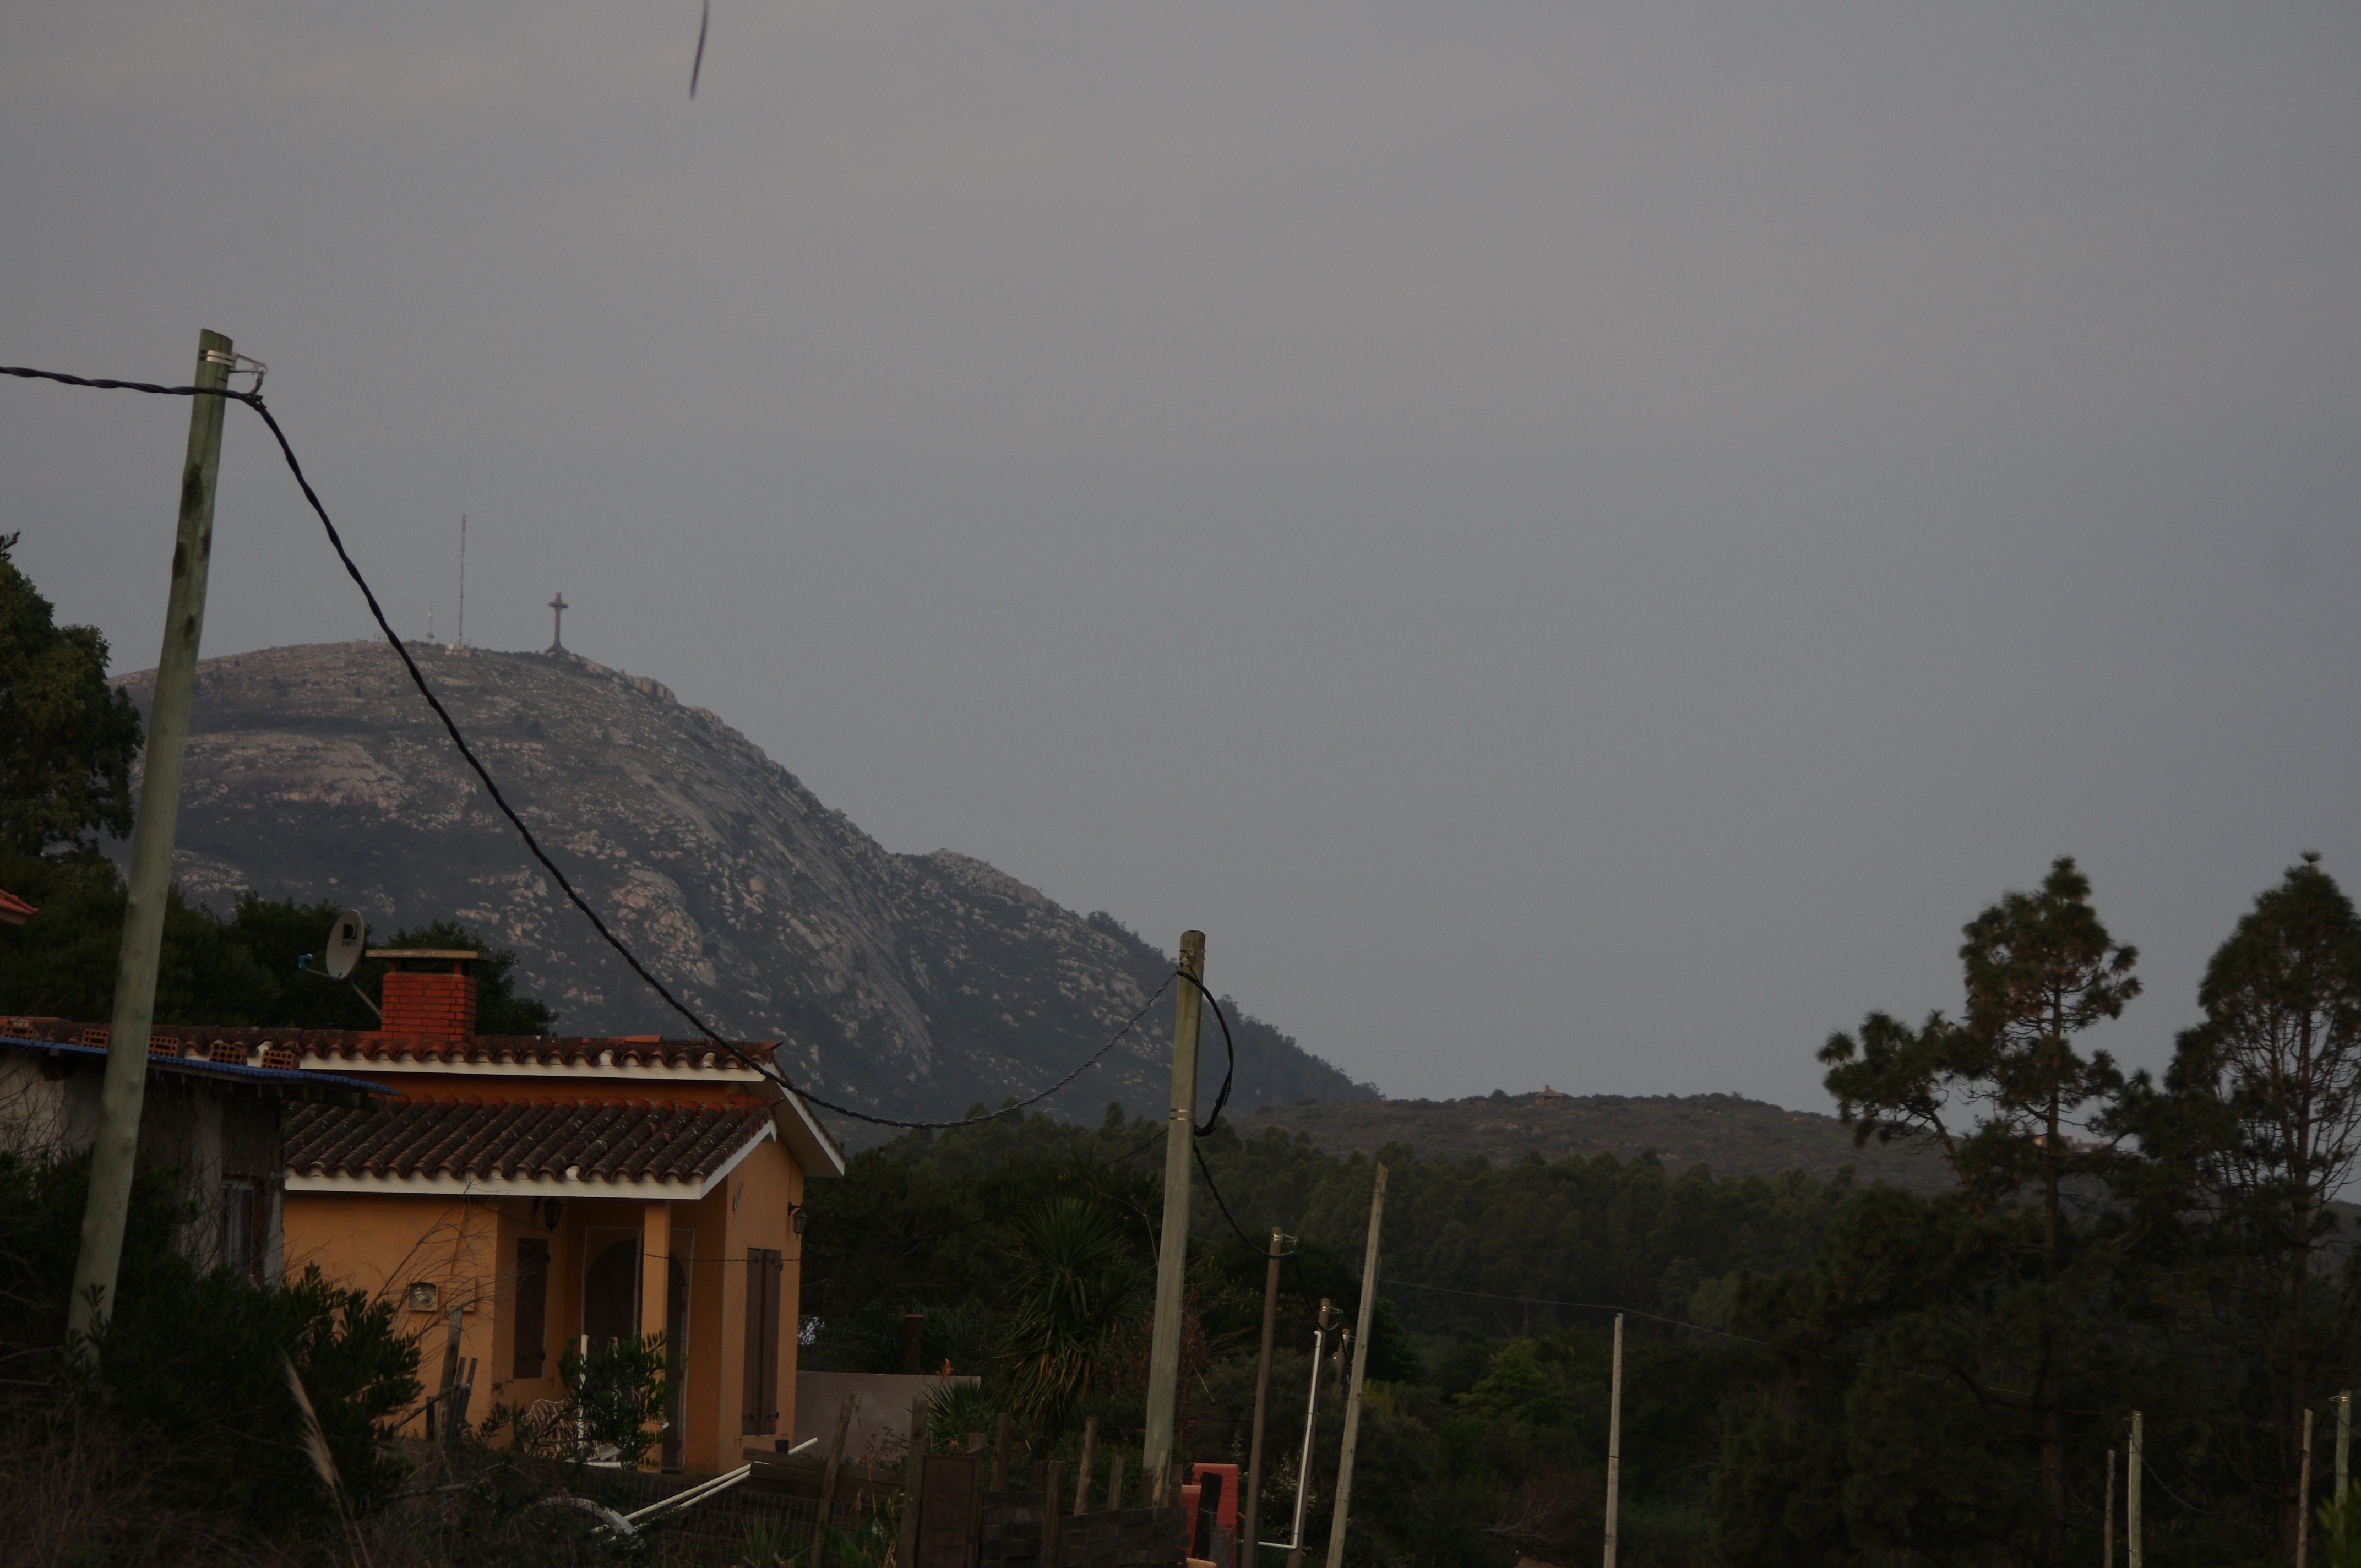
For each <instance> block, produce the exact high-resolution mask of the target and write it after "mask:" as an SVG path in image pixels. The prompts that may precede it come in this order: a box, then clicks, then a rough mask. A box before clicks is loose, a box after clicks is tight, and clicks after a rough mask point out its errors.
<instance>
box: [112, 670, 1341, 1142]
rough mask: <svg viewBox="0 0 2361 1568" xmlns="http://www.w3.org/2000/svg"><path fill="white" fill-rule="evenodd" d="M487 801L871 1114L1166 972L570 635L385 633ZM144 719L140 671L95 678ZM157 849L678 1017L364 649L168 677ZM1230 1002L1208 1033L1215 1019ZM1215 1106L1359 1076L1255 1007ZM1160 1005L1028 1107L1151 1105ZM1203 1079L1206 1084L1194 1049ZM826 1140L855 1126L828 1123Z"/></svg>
mask: <svg viewBox="0 0 2361 1568" xmlns="http://www.w3.org/2000/svg"><path fill="white" fill-rule="evenodd" d="M412 652H413V653H414V654H415V655H416V656H417V657H418V659H419V660H420V663H421V664H422V665H423V667H424V668H425V670H426V672H427V678H428V680H429V681H430V682H431V683H432V684H433V685H434V689H435V692H436V694H437V695H438V696H440V697H441V698H442V700H443V701H444V703H445V706H447V707H449V708H450V709H451V711H452V713H453V715H454V717H455V718H457V719H458V721H459V725H460V728H461V729H462V730H463V731H464V732H465V733H466V734H467V738H468V740H469V743H470V744H471V745H472V746H474V748H475V749H476V751H477V754H478V756H479V757H481V758H482V759H483V762H484V764H485V766H486V767H487V768H489V770H490V771H491V773H492V776H493V777H494V778H495V779H497V780H498V781H499V782H500V788H501V790H502V792H503V793H504V794H506V795H507V796H508V798H509V801H510V803H511V805H513V806H515V807H516V808H517V810H518V812H519V813H520V814H521V815H522V817H524V819H525V820H526V821H527V822H528V823H530V824H531V825H532V827H533V832H534V834H535V835H536V836H537V837H539V838H540V839H541V840H542V843H543V845H544V848H545V849H547V850H549V852H550V853H551V854H552V856H554V857H555V859H556V861H557V862H558V864H559V865H561V866H562V867H564V868H565V869H566V874H567V876H568V877H570V878H571V879H573V881H574V883H575V884H576V886H577V887H578V888H580V889H581V890H582V892H583V894H585V896H587V897H588V899H589V900H590V901H591V904H592V905H593V906H594V907H596V908H597V909H598V911H599V912H600V914H601V916H603V917H604V918H605V919H606V920H607V922H608V924H609V926H610V927H612V928H613V929H614V930H615V931H616V933H617V934H618V935H619V936H620V937H621V938H623V939H624V940H625V941H627V942H628V943H630V944H631V947H632V948H633V950H634V951H636V952H637V953H638V954H639V955H640V957H641V959H642V961H643V962H645V963H646V964H647V965H648V967H649V968H650V969H651V970H653V971H654V972H655V973H656V975H657V976H659V977H660V978H661V979H662V980H663V981H664V983H665V984H666V985H668V986H670V987H672V988H673V989H674V991H675V993H676V994H677V995H679V996H680V997H681V999H682V1000H683V1001H684V1002H686V1003H688V1004H689V1005H690V1006H692V1007H695V1008H696V1009H697V1011H698V1012H699V1013H700V1014H703V1015H704V1016H705V1017H706V1018H707V1019H708V1021H709V1022H710V1023H712V1024H713V1025H714V1026H715V1027H717V1028H719V1030H721V1031H722V1032H723V1033H724V1034H728V1035H733V1036H740V1037H744V1038H750V1039H779V1040H783V1041H785V1042H786V1044H787V1047H788V1050H787V1052H786V1053H785V1059H786V1060H787V1061H788V1062H789V1063H791V1064H792V1065H791V1070H792V1071H794V1072H795V1073H796V1075H797V1077H798V1080H799V1081H805V1082H807V1083H808V1084H809V1085H810V1086H811V1087H812V1088H813V1089H814V1090H815V1091H817V1092H818V1093H820V1094H822V1095H824V1096H826V1097H828V1098H830V1099H836V1100H841V1101H843V1102H846V1103H848V1104H851V1105H856V1106H859V1107H861V1108H862V1109H864V1110H873V1111H877V1112H879V1113H884V1114H901V1115H913V1114H918V1115H928V1114H931V1115H956V1114H958V1113H960V1112H961V1110H963V1109H964V1108H965V1107H966V1106H967V1105H968V1104H970V1103H971V1102H975V1101H979V1100H980V1101H983V1102H986V1103H988V1104H994V1105H996V1104H998V1103H999V1102H1001V1100H1002V1099H1003V1098H1004V1097H1005V1096H1007V1095H1010V1094H1016V1095H1019V1096H1023V1095H1028V1094H1031V1093H1033V1092H1035V1091H1038V1090H1039V1089H1040V1088H1042V1087H1045V1086H1046V1085H1047V1084H1048V1083H1049V1082H1050V1081H1052V1080H1055V1079H1056V1078H1057V1077H1058V1076H1059V1075H1060V1074H1061V1073H1062V1072H1064V1071H1065V1070H1066V1069H1068V1068H1070V1067H1071V1066H1072V1065H1073V1064H1074V1063H1075V1062H1077V1061H1079V1060H1080V1059H1081V1058H1083V1057H1084V1056H1087V1055H1088V1054H1089V1053H1090V1052H1091V1051H1092V1050H1094V1049H1096V1048H1097V1047H1099V1046H1100V1045H1102V1044H1103V1043H1104V1042H1105V1040H1106V1039H1107V1037H1108V1036H1110V1035H1112V1034H1113V1033H1114V1032H1115V1030H1116V1029H1117V1028H1118V1027H1120V1026H1121V1025H1122V1023H1123V1021H1124V1020H1125V1019H1126V1017H1128V1016H1130V1015H1131V1014H1133V1013H1134V1012H1136V1011H1137V1010H1138V1008H1139V1007H1140V1006H1141V1004H1142V1003H1144V1002H1145V1001H1146V1000H1147V999H1148V993H1149V992H1151V991H1153V990H1154V989H1155V987H1156V986H1157V984H1158V983H1159V981H1160V980H1161V978H1162V976H1163V975H1164V973H1165V972H1166V971H1167V970H1169V968H1170V959H1168V958H1166V957H1165V956H1164V955H1163V954H1162V953H1160V952H1159V951H1157V950H1156V949H1155V948H1151V947H1149V946H1148V944H1146V943H1144V942H1142V941H1141V940H1140V939H1139V938H1137V937H1136V936H1134V935H1132V934H1131V933H1130V932H1128V931H1126V930H1125V929H1124V928H1123V927H1120V926H1118V925H1116V924H1115V922H1114V921H1113V920H1111V919H1109V918H1107V917H1106V916H1091V917H1090V918H1088V919H1085V918H1084V917H1082V916H1078V915H1076V914H1075V913H1074V912H1072V911H1071V910H1068V909H1064V908H1061V907H1060V906H1059V905H1055V904H1053V903H1051V902H1050V901H1049V899H1047V898H1045V897H1044V896H1042V894H1040V893H1039V892H1038V891H1037V890H1035V889H1033V888H1031V887H1027V885H1026V884H1024V883H1020V882H1018V881H1017V880H1016V879H1015V878H1014V877H1011V876H1008V875H1006V874H1005V873H1004V872H999V871H996V870H994V868H993V867H991V866H988V865H986V864H984V863H983V861H975V860H971V859H969V858H967V857H966V856H963V855H956V854H952V853H951V852H950V851H949V850H938V851H936V852H935V853H933V854H930V855H894V854H889V853H887V852H886V851H885V850H884V849H883V848H882V847H881V846H880V845H879V844H878V843H877V842H876V841H875V840H874V839H871V838H870V837H869V836H868V835H867V834H865V833H863V832H862V831H861V829H860V828H857V827H855V826H854V825H853V823H852V821H851V818H849V817H846V816H845V815H844V814H843V813H842V812H840V811H832V810H830V809H829V808H828V807H827V806H822V805H821V804H820V803H819V801H818V799H816V798H815V797H814V796H813V795H812V794H811V792H810V791H809V790H807V789H806V788H804V786H803V785H802V784H799V783H798V782H796V778H795V776H794V775H793V774H791V773H788V772H787V771H786V770H785V769H784V768H782V767H780V766H779V765H778V764H777V763H776V762H772V761H771V760H770V759H769V758H768V757H766V756H764V755H763V753H762V751H759V750H758V749H756V748H755V746H754V745H753V744H752V742H751V741H749V740H747V739H746V738H745V737H744V736H742V735H741V734H739V733H738V732H737V731H736V730H734V729H730V727H729V726H728V725H727V724H724V723H723V722H722V721H721V720H720V719H719V718H717V717H716V716H714V715H713V714H711V713H708V712H707V711H706V710H705V709H703V708H697V707H683V706H681V704H680V703H679V702H678V701H676V700H675V698H674V696H673V694H672V693H671V692H670V691H669V690H667V689H666V688H665V687H664V686H663V685H659V684H658V683H657V682H655V681H653V680H651V679H649V678H648V677H646V676H644V675H628V674H622V673H620V672H618V671H614V670H609V669H607V668H605V667H604V666H602V665H598V664H595V663H590V662H589V661H588V660H585V659H581V658H577V657H575V656H573V655H571V654H558V655H550V654H542V653H499V652H485V651H482V650H474V651H470V652H468V653H467V654H465V655H459V654H455V653H452V652H448V651H445V650H442V649H437V648H431V647H425V646H418V647H414V648H413V649H412ZM123 684H124V685H126V687H127V688H128V689H130V690H131V692H132V693H133V696H134V698H135V700H137V702H138V703H139V704H140V706H141V707H142V709H143V710H144V709H145V707H146V706H147V703H148V698H149V696H150V695H151V692H152V673H143V674H136V675H131V676H127V677H126V678H125V680H124V683H123ZM174 867H175V870H176V872H177V873H178V875H179V877H180V879H181V885H182V886H183V888H184V889H186V891H187V892H188V893H189V894H190V895H191V896H192V897H195V898H202V899H208V900H211V901H212V902H214V904H215V905H217V906H218V905H225V904H226V903H227V902H228V900H230V899H231V898H233V897H235V896H236V894H237V893H239V892H240V891H242V890H244V889H247V888H253V889H256V890H258V891H259V892H261V893H263V894H266V895H269V896H271V897H281V896H291V897H296V898H302V899H306V900H310V899H333V900H335V901H337V902H339V903H343V904H347V905H352V906H353V907H355V908H357V909H359V910H360V911H361V912H362V913H363V914H365V915H366V916H368V918H369V920H370V922H371V924H372V926H373V927H375V928H376V929H378V930H379V931H380V932H390V931H391V930H393V929H394V928H395V927H398V926H401V925H404V924H409V923H412V922H420V921H424V920H428V919H433V918H435V917H438V916H451V917H454V918H456V919H458V920H460V921H462V922H464V923H465V924H467V926H469V927H472V928H474V929H476V930H477V931H478V932H479V933H481V934H482V935H483V936H484V937H485V938H487V939H489V940H491V941H493V942H496V943H498V944H499V945H500V946H503V947H509V948H514V949H515V950H516V954H517V959H518V970H519V973H520V981H521V982H522V988H523V989H525V990H527V991H530V992H533V993H535V994H538V995H540V996H542V997H544V999H546V1000H547V1001H548V1002H549V1003H551V1004H552V1005H554V1006H555V1007H556V1008H558V1009H559V1012H560V1014H561V1025H560V1026H561V1028H562V1029H563V1030H564V1031H565V1032H566V1033H568V1034H573V1033H577V1032H594V1033H615V1034H629V1033H663V1034H666V1035H685V1034H687V1033H689V1032H690V1031H689V1030H688V1028H687V1026H686V1025H685V1024H684V1023H683V1022H682V1021H681V1020H680V1018H679V1017H678V1016H677V1015H676V1014H672V1013H671V1012H670V1011H669V1010H668V1009H666V1008H664V1005H663V1004H662V1003H660V1002H659V1001H657V1000H656V998H655V997H654V996H653V994H652V993H651V992H649V991H648V990H647V988H646V987H645V986H644V985H642V983H641V982H640V981H638V980H637V979H636V978H635V977H633V976H632V975H631V972H630V970H628V969H627V968H625V966H624V965H623V963H622V962H621V960H620V959H618V958H617V957H616V956H615V955H614V954H613V953H612V951H610V950H609V948H607V947H606V946H605V944H603V943H601V942H600V941H599V940H598V938H597V936H596V934H595V933H593V932H592V931H591V930H590V928H589V927H588V923H587V922H585V921H584V920H583V919H582V917H581V916H580V915H579V914H578V913H577V912H576V911H575V910H574V909H573V908H572V907H571V906H569V905H567V904H566V902H565V899H564V896H563V895H562V894H559V893H558V891H557V890H556V888H555V885H553V884H552V883H550V882H549V880H548V878H547V877H546V875H545V874H544V872H542V870H541V868H540V867H539V866H538V865H536V864H534V863H533V861H532V859H531V857H530V856H529V854H528V853H527V852H526V850H525V849H524V847H523V845H522V842H520V841H519V839H517V837H516V834H515V832H514V831H513V829H511V828H510V827H509V826H508V824H507V823H506V822H505V821H503V820H502V819H501V818H500V815H499V813H498V811H497V810H496V809H495V808H494V807H493V806H492V804H491V802H490V800H489V798H488V797H487V796H486V795H485V794H484V791H483V788H482V786H481V785H480V784H478V782H477V781H476V779H475V777H474V775H473V774H472V773H469V772H468V771H467V765H466V763H465V762H462V761H461V759H460V758H459V756H458V755H457V753H456V751H454V750H453V749H452V746H451V743H450V741H449V740H448V739H447V738H446V737H445V735H444V733H443V730H442V727H441V726H440V725H439V724H438V723H437V722H436V721H435V718H434V715H433V714H432V713H431V712H429V711H428V710H427V707H426V705H425V704H424V703H423V701H421V700H420V699H419V696H418V695H417V693H416V691H415V690H414V689H413V688H412V686H411V685H410V682H409V679H408V677H407V676H406V675H405V674H403V672H402V670H401V663H400V662H399V661H398V660H396V659H395V658H394V656H393V653H392V652H391V650H390V649H388V648H386V647H385V646H383V645H382V644H379V643H371V642H346V643H320V644H313V645H309V646H302V647H292V648H274V649H269V650H268V651H266V652H258V653H247V654H241V655H238V656H236V657H234V658H224V659H209V660H206V661H205V662H204V663H202V664H201V665H200V666H199V667H198V674H197V697H196V707H195V712H194V717H193V718H192V725H191V731H190V738H189V753H188V769H187V783H186V784H185V787H184V793H183V795H182V804H181V828H180V845H179V850H178V852H177V854H176V856H175V858H174ZM1235 1021H1237V1020H1235V1018H1234V1022H1235ZM1245 1032H1246V1034H1248V1035H1249V1036H1251V1040H1248V1039H1242V1040H1241V1042H1240V1044H1241V1045H1242V1046H1247V1045H1249V1044H1251V1046H1252V1047H1253V1048H1252V1050H1251V1052H1250V1054H1251V1056H1252V1057H1253V1058H1254V1059H1253V1060H1252V1061H1251V1062H1250V1064H1249V1066H1248V1068H1247V1069H1246V1071H1244V1072H1243V1073H1242V1074H1241V1077H1240V1080H1239V1084H1238V1089H1237V1092H1236V1095H1235V1101H1234V1102H1235V1103H1236V1104H1239V1105H1241V1106H1250V1105H1256V1104H1268V1103H1286V1102H1293V1101H1296V1100H1300V1099H1302V1098H1305V1097H1307V1096H1316V1097H1320V1098H1339V1097H1351V1096H1355V1095H1359V1094H1367V1093H1369V1092H1371V1091H1368V1090H1367V1089H1366V1088H1363V1087H1361V1086H1357V1085H1355V1084H1354V1083H1353V1082H1352V1081H1351V1080H1349V1079H1347V1078H1346V1077H1345V1075H1344V1074H1343V1073H1341V1072H1339V1071H1337V1070H1336V1069H1334V1068H1333V1067H1330V1066H1329V1065H1328V1064H1327V1063H1325V1062H1323V1061H1320V1060H1319V1059H1318V1058H1313V1057H1311V1056H1310V1055H1308V1054H1307V1053H1305V1052H1303V1051H1302V1050H1301V1049H1300V1048H1299V1047H1296V1045H1295V1044H1294V1042H1293V1041H1292V1040H1290V1039H1288V1038H1287V1037H1286V1036H1282V1035H1279V1033H1278V1032H1277V1031H1276V1030H1273V1029H1270V1028H1269V1027H1268V1025H1250V1026H1249V1028H1248V1029H1247V1030H1246V1031H1245ZM1170 1034H1171V1023H1170V1003H1169V1001H1159V1003H1158V1005H1157V1007H1156V1008H1155V1009H1154V1010H1153V1011H1151V1012H1150V1013H1149V1014H1148V1016H1147V1017H1146V1018H1143V1019H1142V1020H1141V1022H1140V1024H1139V1025H1138V1026H1137V1029H1136V1030H1135V1032H1134V1033H1133V1035H1132V1036H1130V1037H1128V1038H1126V1040H1125V1041H1124V1043H1123V1044H1121V1045H1120V1046H1118V1047H1115V1050H1113V1051H1111V1052H1109V1053H1108V1055H1107V1056H1106V1058H1104V1061H1103V1063H1102V1064H1101V1066H1099V1067H1098V1068H1096V1069H1093V1070H1092V1071H1090V1072H1088V1073H1085V1074H1084V1075H1083V1076H1082V1078H1081V1079H1080V1080H1077V1081H1076V1083H1075V1084H1074V1085H1073V1087H1072V1088H1071V1089H1070V1090H1068V1091H1065V1092H1063V1093H1062V1094H1060V1096H1059V1097H1058V1099H1057V1100H1056V1101H1055V1102H1052V1104H1053V1107H1054V1108H1056V1109H1059V1110H1060V1111H1063V1112H1065V1113H1068V1114H1073V1115H1086V1116H1093V1117H1095V1115H1096V1114H1097V1113H1099V1112H1100V1111H1102V1110H1103V1109H1104V1107H1105V1105H1106V1103H1107V1102H1109V1101H1110V1100H1120V1101H1122V1102H1125V1103H1126V1105H1127V1106H1130V1107H1132V1108H1134V1109H1136V1110H1137V1109H1143V1108H1147V1107H1150V1106H1154V1105H1158V1104H1160V1103H1161V1102H1162V1101H1163V1098H1164V1095H1165V1093H1166V1089H1167V1086H1168V1085H1169V1083H1170V1067H1169V1065H1166V1064H1169V1062H1170V1044H1169V1042H1170ZM1207 1055H1208V1058H1209V1059H1210V1060H1211V1062H1212V1064H1213V1065H1212V1067H1211V1068H1210V1069H1209V1079H1208V1089H1209V1091H1210V1087H1211V1081H1212V1080H1213V1078H1214V1077H1217V1076H1218V1066H1219V1056H1220V1052H1219V1048H1218V1046H1216V1047H1214V1048H1213V1050H1211V1051H1209V1052H1208V1053H1207ZM843 1130H844V1131H846V1132H847V1133H849V1134H851V1135H853V1141H854V1142H856V1143H859V1142H865V1141H867V1140H866V1139H864V1138H862V1137H861V1136H860V1135H859V1134H858V1132H857V1130H856V1129H854V1128H851V1127H847V1128H845V1129H843Z"/></svg>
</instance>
